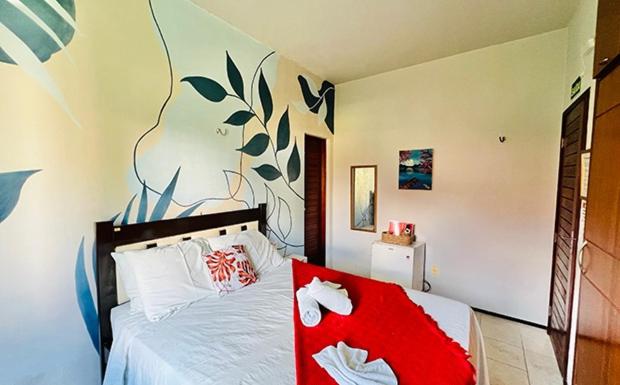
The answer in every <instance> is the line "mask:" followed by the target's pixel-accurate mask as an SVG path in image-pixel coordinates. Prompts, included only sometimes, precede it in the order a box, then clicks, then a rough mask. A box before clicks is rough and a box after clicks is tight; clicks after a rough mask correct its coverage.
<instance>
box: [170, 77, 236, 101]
mask: <svg viewBox="0 0 620 385" xmlns="http://www.w3.org/2000/svg"><path fill="white" fill-rule="evenodd" d="M181 81H182V82H188V83H189V84H191V86H192V87H194V89H195V90H196V91H197V92H198V93H199V94H200V95H202V97H204V98H205V99H207V100H210V101H212V102H221V101H222V100H224V98H225V97H226V95H227V94H228V93H227V92H226V90H225V89H224V87H222V86H221V85H220V83H218V82H216V81H215V80H212V79H209V78H205V77H202V76H188V77H185V78H183V79H181Z"/></svg>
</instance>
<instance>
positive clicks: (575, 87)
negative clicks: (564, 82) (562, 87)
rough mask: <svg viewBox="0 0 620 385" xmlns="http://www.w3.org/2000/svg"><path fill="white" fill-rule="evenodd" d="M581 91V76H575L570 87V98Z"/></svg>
mask: <svg viewBox="0 0 620 385" xmlns="http://www.w3.org/2000/svg"><path fill="white" fill-rule="evenodd" d="M580 91H581V76H579V77H577V79H575V81H574V82H573V85H572V86H571V87H570V98H571V99H572V98H574V97H575V96H577V95H578V94H579V92H580Z"/></svg>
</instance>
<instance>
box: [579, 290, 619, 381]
mask: <svg viewBox="0 0 620 385" xmlns="http://www.w3.org/2000/svg"><path fill="white" fill-rule="evenodd" d="M580 296H581V305H580V306H579V322H578V324H577V345H576V347H575V353H576V357H575V373H574V377H573V378H574V381H573V383H574V384H575V385H593V384H596V385H604V384H607V380H608V373H607V369H608V367H609V366H608V362H609V348H608V340H609V326H610V325H609V319H610V312H611V308H610V307H609V305H608V302H607V300H606V299H605V298H604V297H603V296H602V295H601V294H600V293H599V292H598V290H596V288H595V287H594V286H593V285H592V283H590V281H589V280H587V279H584V280H582V281H581V293H580ZM585 304H587V306H584V305H585Z"/></svg>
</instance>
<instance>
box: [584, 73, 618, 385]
mask: <svg viewBox="0 0 620 385" xmlns="http://www.w3.org/2000/svg"><path fill="white" fill-rule="evenodd" d="M611 71H612V72H610V73H609V74H608V75H607V76H605V77H604V78H603V79H602V80H601V81H600V82H599V83H598V90H597V100H596V106H597V107H596V117H595V120H594V134H593V139H592V160H591V166H590V179H589V185H588V198H587V199H588V202H587V213H586V227H585V237H586V241H587V245H586V247H585V249H584V253H583V257H582V259H581V261H580V264H579V267H580V272H581V277H582V278H581V290H580V294H579V316H578V320H577V342H576V346H575V372H574V384H576V385H618V384H620V86H619V85H620V68H618V67H616V69H613V70H611Z"/></svg>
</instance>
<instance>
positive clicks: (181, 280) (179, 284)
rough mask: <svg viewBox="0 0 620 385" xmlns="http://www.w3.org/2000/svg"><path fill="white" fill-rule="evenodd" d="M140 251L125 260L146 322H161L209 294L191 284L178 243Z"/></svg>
mask: <svg viewBox="0 0 620 385" xmlns="http://www.w3.org/2000/svg"><path fill="white" fill-rule="evenodd" d="M141 251H142V252H135V253H134V254H133V255H131V256H130V257H129V258H128V259H127V260H128V262H129V265H130V266H131V270H133V272H134V274H135V279H136V284H137V286H138V291H139V292H140V299H141V300H142V304H143V306H144V315H145V316H146V318H147V319H148V320H149V321H159V320H161V319H164V318H166V317H168V316H170V315H172V314H174V313H175V312H176V311H178V310H180V309H182V308H184V307H187V306H188V305H189V304H191V303H192V302H194V301H197V300H199V299H201V298H203V297H205V296H206V295H207V294H208V293H209V290H207V289H205V288H201V287H199V286H196V285H195V284H194V282H193V280H192V276H191V274H190V271H189V268H188V266H187V263H186V261H185V256H184V255H183V252H182V247H181V246H180V245H179V244H176V245H172V246H167V247H157V248H152V249H147V250H141Z"/></svg>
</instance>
